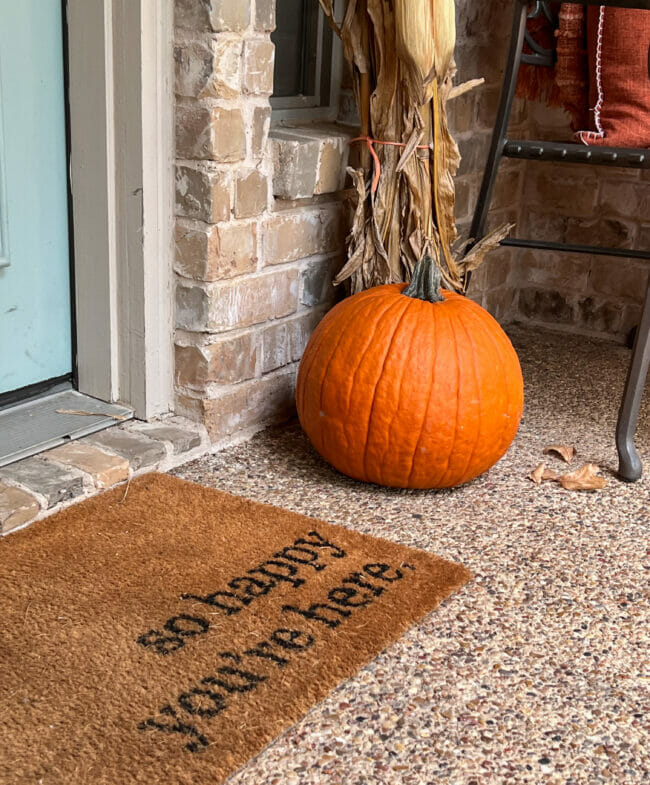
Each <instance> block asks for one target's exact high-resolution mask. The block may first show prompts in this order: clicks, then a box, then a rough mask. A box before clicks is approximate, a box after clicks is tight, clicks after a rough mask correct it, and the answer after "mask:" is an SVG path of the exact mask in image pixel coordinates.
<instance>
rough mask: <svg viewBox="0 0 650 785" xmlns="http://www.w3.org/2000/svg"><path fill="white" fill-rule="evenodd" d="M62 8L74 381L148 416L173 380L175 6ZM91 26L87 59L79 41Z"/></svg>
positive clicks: (75, 4) (114, 3)
mask: <svg viewBox="0 0 650 785" xmlns="http://www.w3.org/2000/svg"><path fill="white" fill-rule="evenodd" d="M68 7H69V10H68V15H69V24H70V28H69V40H70V70H71V75H70V110H71V124H72V129H73V132H72V161H71V169H72V196H73V210H74V234H75V268H76V270H77V275H76V280H77V303H78V310H77V325H78V346H79V388H80V390H81V391H82V392H86V393H88V394H90V395H96V396H97V397H100V398H102V399H104V400H119V401H121V402H123V403H126V404H128V405H130V406H132V407H133V408H134V409H135V411H136V414H137V416H139V417H142V418H144V419H148V418H150V417H153V416H155V415H157V414H161V413H164V412H166V411H168V410H169V409H170V407H171V401H172V386H173V379H172V297H171V290H172V286H171V281H172V276H171V256H172V222H173V169H172V167H173V92H172V73H173V67H172V32H173V16H172V14H173V4H172V3H170V2H169V1H168V0H68ZM100 11H103V26H102V27H101V29H100V24H99V17H100V15H102V14H100ZM93 24H94V27H95V29H94V36H93V41H94V46H93V47H92V49H93V51H92V52H90V51H88V52H87V61H86V62H83V61H82V59H81V58H80V56H79V54H78V53H77V54H75V47H76V46H77V45H79V44H80V41H79V40H78V36H83V38H84V39H85V40H86V41H87V40H88V33H89V25H91V26H92V25H93ZM91 29H92V28H91ZM83 66H85V70H77V69H82V68H83ZM89 76H90V78H89ZM73 84H74V88H75V89H73ZM98 94H100V95H101V96H103V100H99V99H98V98H97V95H98ZM98 104H99V105H98ZM89 112H92V113H93V117H92V118H88V117H87V114H88V113H89ZM98 116H99V117H98ZM89 160H92V161H93V162H94V164H95V165H92V166H91V165H89V164H88V161H89ZM95 194H99V195H100V199H99V200H98V199H97V198H96V196H94V195H95ZM104 197H105V198H104ZM88 202H91V204H88ZM93 225H95V226H98V227H99V229H100V232H99V233H96V232H92V233H91V227H92V226H93ZM98 246H99V247H98ZM93 250H94V253H93ZM93 311H94V313H95V314H99V318H98V319H95V320H93V319H92V314H93Z"/></svg>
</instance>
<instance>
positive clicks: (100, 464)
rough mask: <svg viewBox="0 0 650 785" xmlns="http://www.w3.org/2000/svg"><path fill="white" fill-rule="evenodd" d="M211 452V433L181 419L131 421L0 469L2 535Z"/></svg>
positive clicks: (0, 520) (0, 522) (0, 529)
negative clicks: (132, 479) (87, 499)
mask: <svg viewBox="0 0 650 785" xmlns="http://www.w3.org/2000/svg"><path fill="white" fill-rule="evenodd" d="M210 449H211V444H210V440H209V439H208V435H207V431H206V430H205V428H203V427H202V426H200V425H197V424H196V423H192V422H190V421H189V420H185V419H183V418H181V417H170V418H166V419H161V420H157V421H154V422H148V423H147V422H140V421H131V422H128V423H124V424H123V425H118V426H114V427H111V428H108V429H106V430H104V431H98V432H97V433H94V434H92V435H90V436H86V437H84V438H83V439H77V440H74V441H70V442H68V443H66V444H63V445H61V446H60V447H55V448H54V449H52V450H47V451H46V452H43V453H40V454H39V455H35V456H32V457H31V458H25V459H24V460H22V461H17V462H16V463H13V464H10V465H9V466H4V467H2V468H0V535H4V534H8V533H9V532H12V531H16V530H17V529H20V528H23V527H24V526H27V525H28V524H30V523H33V522H34V521H36V520H40V519H41V518H46V517H48V516H50V515H52V514H53V513H55V512H58V511H59V510H61V509H63V508H64V507H68V506H70V505H71V504H75V503H77V502H79V501H82V500H83V499H86V498H88V497H90V496H94V495H95V494H96V493H99V492H101V491H103V490H106V489H107V488H110V487H112V486H114V485H118V484H120V483H122V482H125V481H128V480H130V479H131V478H132V477H135V476H137V475H139V474H144V473H146V472H151V471H163V472H164V471H169V470H170V469H173V468H174V467H175V466H178V465H180V464H181V463H185V462H187V461H190V460H193V459H194V458H198V457H199V456H201V455H204V454H205V453H207V452H209V451H210Z"/></svg>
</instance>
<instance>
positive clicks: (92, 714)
mask: <svg viewBox="0 0 650 785" xmlns="http://www.w3.org/2000/svg"><path fill="white" fill-rule="evenodd" d="M469 577H470V576H469V573H468V571H467V570H466V569H465V568H463V567H461V566H460V565H458V564H454V563H452V562H448V561H443V560H442V559H439V558H437V557H436V556H433V555H431V554H429V553H425V552H424V551H419V550H414V549H412V548H406V547H403V546H400V545H395V544H394V543H391V542H387V541H386V540H380V539H376V538H374V537H370V536H367V535H363V534H357V533H355V532H353V531H349V530H347V529H344V528H342V527H339V526H332V525H330V524H327V523H324V522H322V521H317V520H314V519H311V518H306V517H304V516H301V515H297V514H295V513H291V512H287V511H286V510H281V509H277V508H275V507H269V506H266V505H262V504H257V503H254V502H251V501H247V500H245V499H240V498H236V497H234V496H230V495H228V494H224V493H220V492H218V491H215V490H212V489H209V488H203V487H201V486H199V485H195V484H193V483H189V482H184V481H182V480H177V479H175V478H173V477H169V476H166V475H160V474H150V475H146V476H144V477H141V478H140V479H138V480H135V481H134V482H132V483H131V485H130V487H129V489H128V493H126V494H125V488H124V486H123V487H121V488H118V489H115V490H113V491H110V492H108V493H105V494H102V495H101V496H97V497H95V498H93V499H90V500H89V501H87V502H84V503H82V504H79V505H76V506H74V507H71V508H69V509H67V510H65V511H63V512H60V513H58V514H57V515H55V516H53V517H52V518H50V519H48V520H46V521H42V522H40V523H37V524H35V525H33V526H32V527H31V528H29V529H25V530H24V531H21V532H17V533H15V534H13V535H10V536H9V537H7V538H5V539H3V540H2V541H0V598H1V599H0V602H1V603H2V624H1V625H0V707H1V712H0V782H1V783H2V784H3V785H9V783H11V785H22V783H30V784H33V785H37V783H41V784H42V785H59V784H61V785H63V783H65V785H71V783H74V785H86V784H88V785H90V783H92V785H117V783H146V784H147V785H152V783H174V785H176V783H184V784H187V785H190V784H191V785H203V783H205V784H206V785H207V783H210V785H216V783H218V782H220V781H221V780H222V779H223V778H225V777H226V776H227V775H228V774H230V773H232V772H233V771H235V770H236V769H237V768H239V767H240V766H242V765H243V764H244V763H246V761H247V760H249V759H250V758H251V757H252V756H254V755H255V754H256V753H258V752H259V751H260V750H262V749H263V747H264V746H265V745H266V744H268V742H269V741H271V739H273V738H274V737H275V736H277V735H278V734H279V733H280V732H281V731H283V730H284V729H286V728H287V727H289V726H290V725H291V724H292V723H294V722H295V721H296V720H298V719H299V718H300V717H301V716H302V715H303V714H304V713H305V712H306V711H307V710H308V709H309V707H310V706H313V704H314V703H316V702H317V701H319V700H321V699H322V698H323V697H325V696H326V695H327V693H328V692H329V691H330V690H331V689H332V688H333V687H335V686H336V685H337V684H338V683H339V682H340V681H341V680H342V679H345V678H346V677H349V676H351V675H352V674H354V673H355V672H356V671H357V670H358V669H359V668H360V667H361V666H362V665H364V663H366V662H368V660H370V659H371V658H372V657H373V656H374V655H376V654H377V653H378V652H379V651H381V649H382V648H384V647H385V646H386V645H387V644H388V643H390V642H391V641H394V640H395V639H396V638H398V637H399V635H400V634H401V633H402V632H404V631H405V630H406V629H407V628H408V627H409V626H410V625H411V624H413V623H414V622H415V621H416V620H417V619H419V618H421V617H422V616H423V615H425V614H426V613H427V612H429V611H431V610H432V609H433V608H435V607H436V606H437V605H438V604H439V603H440V602H441V601H442V600H443V599H444V598H445V597H447V596H448V595H449V594H450V593H451V592H453V591H454V590H455V589H457V588H458V587H460V586H462V585H463V584H464V583H465V582H466V581H467V580H468V578H469Z"/></svg>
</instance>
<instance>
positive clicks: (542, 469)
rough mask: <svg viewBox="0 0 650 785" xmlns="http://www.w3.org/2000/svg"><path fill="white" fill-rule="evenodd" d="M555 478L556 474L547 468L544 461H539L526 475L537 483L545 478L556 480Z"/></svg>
mask: <svg viewBox="0 0 650 785" xmlns="http://www.w3.org/2000/svg"><path fill="white" fill-rule="evenodd" d="M557 478H558V476H557V474H556V473H555V472H552V471H551V470H550V469H547V468H546V464H545V463H540V465H539V466H538V467H537V468H536V469H535V470H534V471H532V472H531V473H530V474H529V475H528V479H529V480H532V481H533V482H534V483H535V484H537V485H539V484H540V483H542V482H545V481H547V480H557Z"/></svg>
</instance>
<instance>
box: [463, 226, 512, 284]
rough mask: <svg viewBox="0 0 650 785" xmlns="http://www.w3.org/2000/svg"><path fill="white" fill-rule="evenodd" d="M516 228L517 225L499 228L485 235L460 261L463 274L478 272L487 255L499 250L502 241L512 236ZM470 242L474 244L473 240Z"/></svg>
mask: <svg viewBox="0 0 650 785" xmlns="http://www.w3.org/2000/svg"><path fill="white" fill-rule="evenodd" d="M514 226H515V225H514V224H512V223H510V224H504V225H503V226H499V227H498V228H497V229H494V230H493V231H492V232H490V233H489V234H487V235H485V237H483V239H481V240H479V241H478V242H477V243H476V244H475V245H473V246H472V247H471V248H470V250H469V251H468V252H467V253H466V254H465V255H464V256H462V257H461V258H460V259H458V265H459V267H460V268H461V270H462V271H463V274H467V273H469V272H471V271H472V270H476V268H477V267H479V266H480V265H481V264H482V263H483V260H484V259H485V257H486V255H487V254H488V253H490V251H493V250H494V249H495V248H498V246H499V244H500V242H501V240H503V239H504V238H505V237H507V236H508V235H509V234H510V232H511V231H512V230H513V229H514ZM469 242H473V239H471V240H468V243H469ZM465 245H467V244H465Z"/></svg>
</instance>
